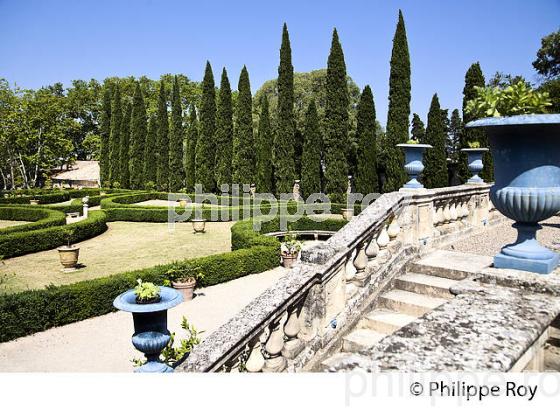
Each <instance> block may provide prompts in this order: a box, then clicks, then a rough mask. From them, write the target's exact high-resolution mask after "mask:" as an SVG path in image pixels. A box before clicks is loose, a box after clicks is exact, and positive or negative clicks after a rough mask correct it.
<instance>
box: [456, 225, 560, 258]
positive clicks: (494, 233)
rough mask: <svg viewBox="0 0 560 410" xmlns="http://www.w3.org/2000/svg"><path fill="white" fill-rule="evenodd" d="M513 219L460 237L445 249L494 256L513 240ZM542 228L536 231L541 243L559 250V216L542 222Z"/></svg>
mask: <svg viewBox="0 0 560 410" xmlns="http://www.w3.org/2000/svg"><path fill="white" fill-rule="evenodd" d="M512 223H513V221H508V222H504V223H502V224H499V225H496V226H494V227H491V228H489V229H487V230H486V231H484V232H483V233H480V234H477V235H472V236H470V237H468V238H466V239H461V240H460V241H457V242H455V243H453V244H451V245H450V246H448V247H447V248H446V249H448V250H449V249H450V250H454V251H459V252H468V253H476V254H478V255H484V256H494V255H495V254H496V253H498V252H499V251H500V249H502V247H503V246H504V245H505V244H508V243H513V242H515V239H516V238H517V231H516V230H515V228H513V227H512V226H511V224H512ZM542 226H543V229H541V230H540V231H539V232H538V233H537V239H538V240H539V241H540V243H541V244H543V245H545V246H547V247H549V248H550V249H553V250H557V251H560V216H554V217H552V218H550V219H547V220H546V221H544V222H542Z"/></svg>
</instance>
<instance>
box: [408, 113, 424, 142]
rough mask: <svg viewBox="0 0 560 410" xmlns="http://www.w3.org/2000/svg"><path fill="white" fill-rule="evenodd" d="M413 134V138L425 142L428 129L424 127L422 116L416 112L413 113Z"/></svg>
mask: <svg viewBox="0 0 560 410" xmlns="http://www.w3.org/2000/svg"><path fill="white" fill-rule="evenodd" d="M411 135H412V138H411V139H413V140H416V141H418V142H423V141H424V137H425V136H426V129H425V128H424V123H423V122H422V120H421V119H420V116H419V115H418V114H416V113H414V114H412V131H411Z"/></svg>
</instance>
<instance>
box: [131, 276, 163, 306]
mask: <svg viewBox="0 0 560 410" xmlns="http://www.w3.org/2000/svg"><path fill="white" fill-rule="evenodd" d="M136 283H137V285H136V286H135V287H134V295H136V303H138V304H139V305H146V304H148V303H158V302H159V301H161V295H160V288H159V286H156V285H154V284H153V283H151V282H142V279H137V280H136Z"/></svg>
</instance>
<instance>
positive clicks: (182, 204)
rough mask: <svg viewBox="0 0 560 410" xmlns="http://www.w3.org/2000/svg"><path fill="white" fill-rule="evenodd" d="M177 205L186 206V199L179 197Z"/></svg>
mask: <svg viewBox="0 0 560 410" xmlns="http://www.w3.org/2000/svg"><path fill="white" fill-rule="evenodd" d="M179 206H180V207H181V208H185V207H186V206H187V200H186V199H181V200H180V201H179Z"/></svg>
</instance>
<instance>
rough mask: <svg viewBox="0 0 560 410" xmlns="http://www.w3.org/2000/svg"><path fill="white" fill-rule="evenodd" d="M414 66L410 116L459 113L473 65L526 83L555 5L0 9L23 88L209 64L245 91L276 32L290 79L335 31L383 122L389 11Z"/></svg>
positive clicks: (198, 72) (288, 3)
mask: <svg viewBox="0 0 560 410" xmlns="http://www.w3.org/2000/svg"><path fill="white" fill-rule="evenodd" d="M399 8H401V9H402V10H403V13H404V18H405V23H406V29H407V34H408V42H409V48H410V54H411V64H412V111H413V112H418V113H419V114H420V115H421V116H422V118H424V119H425V116H426V113H427V110H428V108H429V104H430V100H431V96H432V94H433V93H434V92H437V93H438V95H439V96H440V102H441V104H442V106H443V107H445V108H450V109H453V108H456V107H457V108H460V106H461V98H462V95H461V93H462V88H463V80H464V74H465V71H466V69H467V68H468V66H469V65H470V64H471V63H472V62H475V61H480V63H481V65H482V69H483V71H484V73H485V75H486V76H487V77H490V76H491V75H492V74H493V73H494V72H495V71H497V70H499V71H503V72H506V73H511V74H521V75H524V76H526V77H527V78H528V79H529V80H531V81H535V80H536V79H537V78H536V75H535V72H534V70H533V68H532V66H531V62H532V61H533V60H534V58H535V53H536V51H537V49H538V48H539V46H540V39H541V37H543V36H544V35H546V34H548V33H550V32H552V31H555V30H557V29H558V28H559V26H560V0H539V1H523V0H499V1H481V0H462V1H443V0H442V1H432V0H422V1H418V0H416V1H412V0H411V1H389V0H385V1H382V0H370V1H354V0H347V1H340V0H338V1H331V0H321V1H318V0H317V1H305V0H299V1H292V0H282V1H274V2H270V1H269V2H267V1H264V0H260V1H242V0H237V1H229V2H227V1H203V0H198V1H165V0H161V1H155V0H138V1H134V2H133V1H119V0H113V1H105V0H96V1H93V0H92V1H70V0H66V1H63V0H59V1H55V0H51V1H47V0H44V1H38V0H36V1H31V0H19V1H18V0H10V1H8V0H0V38H1V41H0V56H1V57H0V77H4V78H6V79H7V80H8V81H10V83H14V82H15V83H17V84H18V85H19V86H20V87H24V88H37V87H40V86H43V85H47V84H51V83H54V82H57V81H60V82H63V83H64V84H66V85H67V84H69V83H70V81H71V80H72V79H85V80H87V79H90V78H96V79H98V80H103V79H104V78H105V77H107V76H113V75H116V76H127V75H134V76H140V75H147V76H148V77H151V78H158V77H159V75H161V74H163V73H183V74H185V75H187V76H188V77H190V78H191V79H193V80H197V81H199V80H201V78H202V75H203V70H204V64H205V61H206V60H207V59H209V60H210V61H211V63H212V66H213V68H214V73H215V75H216V76H217V75H218V74H219V72H220V71H221V67H222V66H226V67H227V69H228V72H229V74H230V81H231V83H232V85H233V86H234V87H235V86H236V84H237V80H238V75H239V72H240V69H241V67H242V66H243V64H246V65H247V68H248V70H249V74H250V78H251V84H252V90H253V92H254V91H256V89H257V88H258V87H259V86H260V85H261V84H262V83H263V82H264V81H266V80H268V79H271V78H274V77H275V76H276V75H277V66H278V59H279V56H278V50H279V47H280V37H281V28H282V23H283V22H284V21H286V22H287V23H288V28H289V31H290V38H291V44H292V56H293V64H294V67H295V70H296V71H310V70H313V69H318V68H322V67H325V66H326V61H327V56H328V52H329V47H330V41H331V32H332V29H333V27H336V28H337V29H338V32H339V35H340V39H341V42H342V47H343V49H344V53H345V57H346V65H347V69H348V73H349V74H350V75H351V76H352V77H353V79H354V80H355V81H356V82H357V84H358V85H359V86H360V87H363V86H365V85H366V84H369V85H371V87H372V89H373V93H374V98H375V104H376V108H377V113H378V119H379V121H380V122H381V123H382V124H383V125H384V124H385V122H386V117H387V93H388V79H389V59H390V55H391V46H392V38H393V34H394V30H395V25H396V21H397V13H398V9H399Z"/></svg>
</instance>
